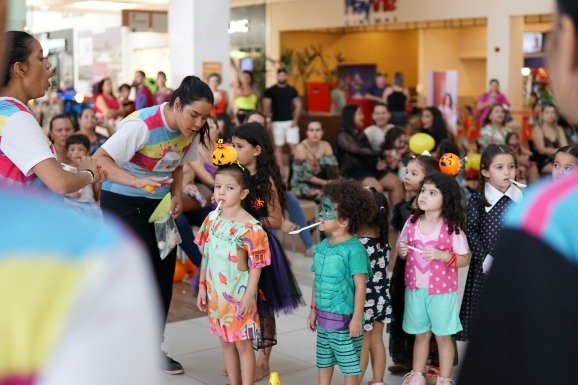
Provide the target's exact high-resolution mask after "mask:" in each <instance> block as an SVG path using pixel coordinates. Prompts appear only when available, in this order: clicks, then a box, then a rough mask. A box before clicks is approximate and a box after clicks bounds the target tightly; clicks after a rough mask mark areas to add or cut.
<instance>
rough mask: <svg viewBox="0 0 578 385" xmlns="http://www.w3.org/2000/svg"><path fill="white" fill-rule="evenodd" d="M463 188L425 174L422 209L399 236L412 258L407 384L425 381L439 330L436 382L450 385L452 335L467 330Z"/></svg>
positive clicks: (405, 325) (406, 326)
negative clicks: (461, 301)
mask: <svg viewBox="0 0 578 385" xmlns="http://www.w3.org/2000/svg"><path fill="white" fill-rule="evenodd" d="M460 200H461V193H460V187H459V186H458V183H457V182H456V181H455V179H454V178H452V177H451V176H449V175H445V174H441V173H433V174H431V175H428V176H426V177H425V179H424V181H423V184H422V187H421V192H420V194H419V196H418V201H417V202H418V209H417V210H416V211H415V214H414V215H413V216H411V217H410V219H409V220H408V221H407V222H406V224H405V226H404V227H403V230H402V231H401V234H400V236H399V241H398V246H397V251H398V256H399V257H400V258H403V259H406V258H407V266H406V275H405V286H406V290H405V312H404V317H403V330H404V331H405V332H406V333H409V334H415V343H414V349H413V364H412V371H411V372H410V373H408V374H407V375H406V377H405V379H404V381H403V385H425V378H424V375H423V372H424V371H425V366H426V361H427V358H428V354H429V343H430V338H431V336H432V334H434V335H435V338H436V341H437V344H438V352H439V361H440V375H439V377H438V379H437V385H450V384H452V383H453V381H452V380H451V379H450V377H451V372H452V366H453V362H454V344H453V341H452V335H453V334H455V333H457V332H459V331H461V330H462V324H461V323H460V317H459V314H458V295H457V291H458V267H463V266H467V265H468V264H469V262H470V255H471V254H470V248H469V247H468V241H467V239H466V235H465V234H464V232H463V230H462V229H464V228H465V213H464V211H463V209H462V207H461V205H459V204H456V202H459V201H460Z"/></svg>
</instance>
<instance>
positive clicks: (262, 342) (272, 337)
mask: <svg viewBox="0 0 578 385" xmlns="http://www.w3.org/2000/svg"><path fill="white" fill-rule="evenodd" d="M265 231H266V232H267V236H268V238H269V248H270V250H271V265H269V266H266V267H264V268H262V269H261V277H260V278H259V295H258V297H257V312H258V313H259V322H260V324H261V325H260V326H261V327H260V331H259V335H258V336H257V338H255V339H254V340H253V347H254V348H255V349H256V350H261V349H264V348H267V347H271V346H275V345H277V326H276V323H275V315H279V314H287V313H290V312H292V311H293V310H294V309H296V308H297V307H299V306H301V305H305V302H304V301H303V296H302V295H301V290H300V289H299V285H297V282H296V281H295V277H294V276H293V272H292V271H291V267H290V266H289V260H288V259H287V256H286V255H285V252H284V251H283V248H282V247H281V243H280V242H279V240H278V239H277V237H276V236H275V234H273V233H272V232H271V231H269V230H265Z"/></svg>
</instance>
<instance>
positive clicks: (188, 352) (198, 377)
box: [164, 253, 467, 385]
mask: <svg viewBox="0 0 578 385" xmlns="http://www.w3.org/2000/svg"><path fill="white" fill-rule="evenodd" d="M288 254H289V257H290V259H291V261H292V267H293V271H294V273H295V276H296V278H297V280H298V282H299V285H300V287H301V290H302V291H303V297H304V298H305V300H306V301H307V302H308V303H309V301H310V298H311V283H312V281H313V274H312V273H311V272H310V271H309V269H310V267H311V259H310V258H307V257H305V256H304V255H303V254H299V253H295V254H291V253H288ZM466 276H467V269H462V271H460V284H461V286H462V288H463V285H464V284H465V279H466ZM462 290H463V289H462ZM462 290H460V292H461V291H462ZM308 315H309V308H308V307H302V308H300V309H298V310H297V311H296V312H295V313H294V314H292V315H289V316H282V317H279V318H277V332H278V345H277V346H276V347H275V348H274V349H273V354H272V356H271V370H272V371H276V372H278V373H279V376H280V380H281V384H283V385H305V384H311V385H313V384H316V383H317V368H316V366H315V337H316V336H315V334H314V333H312V332H310V331H309V330H307V329H306V328H305V326H306V320H307V316H308ZM165 335H166V337H165V338H166V340H165V350H167V351H168V352H169V354H170V355H171V356H172V357H173V358H175V359H176V360H177V361H179V362H180V363H181V364H182V365H183V366H184V368H185V374H184V375H177V376H170V375H164V379H165V382H164V384H170V385H185V384H187V385H201V384H209V385H225V384H227V378H226V377H223V376H222V375H221V372H222V370H223V368H224V364H223V359H222V356H221V348H220V345H219V340H218V338H217V337H216V336H213V335H211V334H210V333H209V330H208V326H207V320H206V318H205V317H202V318H196V319H192V320H188V321H180V322H174V323H171V324H168V325H167V328H166V333H165ZM388 338H389V337H388V336H387V334H386V335H384V340H385V343H386V346H387V341H388ZM458 349H459V350H460V357H463V354H462V353H463V350H464V346H463V345H462V344H461V343H458ZM388 359H389V357H388ZM388 365H389V361H388ZM370 379H371V368H368V373H366V376H365V379H364V383H367V381H369V380H370ZM401 382H402V377H401V376H397V375H396V376H394V375H392V374H390V373H389V372H387V371H386V377H385V383H386V384H388V385H399V384H401ZM267 383H268V379H263V380H262V381H261V382H259V384H264V385H266V384H267ZM331 384H332V385H340V384H343V377H342V375H341V373H340V372H339V370H336V371H335V374H334V375H333V381H332V382H331Z"/></svg>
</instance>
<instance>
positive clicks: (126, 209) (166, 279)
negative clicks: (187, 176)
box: [100, 191, 177, 330]
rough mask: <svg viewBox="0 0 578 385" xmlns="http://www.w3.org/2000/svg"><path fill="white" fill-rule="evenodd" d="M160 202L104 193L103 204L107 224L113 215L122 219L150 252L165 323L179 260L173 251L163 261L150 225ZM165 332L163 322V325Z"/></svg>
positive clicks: (174, 250) (152, 225) (149, 256)
mask: <svg viewBox="0 0 578 385" xmlns="http://www.w3.org/2000/svg"><path fill="white" fill-rule="evenodd" d="M159 203H160V200H158V199H149V198H140V197H129V196H126V195H121V194H116V193H112V192H110V191H102V194H101V196H100V205H101V207H102V210H103V211H104V217H105V221H106V220H107V219H111V218H110V216H111V214H112V215H113V216H115V217H116V218H118V219H120V220H121V221H122V222H124V224H125V225H127V226H128V227H129V228H130V229H131V230H132V231H133V232H134V234H136V235H137V236H138V238H139V239H140V240H142V241H143V242H144V244H145V246H146V248H147V250H148V260H149V263H150V266H151V267H152V269H153V271H154V276H155V280H156V283H157V287H158V290H159V294H160V298H161V300H162V306H163V313H162V317H163V318H162V319H163V321H165V322H166V319H167V315H168V314H169V307H170V305H171V298H172V295H173V275H174V271H175V263H176V258H177V250H176V248H174V249H173V250H172V251H171V252H170V253H169V255H168V256H167V257H166V258H165V259H164V260H162V261H161V257H160V254H159V249H158V246H157V240H156V236H155V226H154V223H148V221H149V218H150V216H151V214H152V213H153V211H154V210H155V208H156V207H157V206H158V204H159ZM126 274H130V271H127V272H126ZM163 330H164V323H163Z"/></svg>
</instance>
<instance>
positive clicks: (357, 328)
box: [349, 318, 361, 337]
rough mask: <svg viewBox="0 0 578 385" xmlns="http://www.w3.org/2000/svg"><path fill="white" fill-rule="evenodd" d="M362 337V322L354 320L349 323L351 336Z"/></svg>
mask: <svg viewBox="0 0 578 385" xmlns="http://www.w3.org/2000/svg"><path fill="white" fill-rule="evenodd" d="M360 335H361V320H360V319H355V318H353V319H352V320H351V322H350V323H349V336H350V337H359V336H360Z"/></svg>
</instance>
